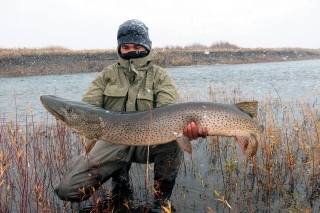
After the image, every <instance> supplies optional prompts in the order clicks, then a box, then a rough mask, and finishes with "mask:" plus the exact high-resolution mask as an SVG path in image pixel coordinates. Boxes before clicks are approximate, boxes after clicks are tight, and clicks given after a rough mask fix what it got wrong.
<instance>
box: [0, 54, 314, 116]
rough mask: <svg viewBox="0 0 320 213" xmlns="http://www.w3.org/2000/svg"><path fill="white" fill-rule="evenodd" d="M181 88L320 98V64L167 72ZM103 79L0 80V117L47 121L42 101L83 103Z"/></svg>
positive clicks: (197, 94)
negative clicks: (52, 96) (52, 98)
mask: <svg viewBox="0 0 320 213" xmlns="http://www.w3.org/2000/svg"><path fill="white" fill-rule="evenodd" d="M166 70H167V71H168V72H169V74H170V75H171V77H172V78H173V79H174V81H175V82H176V84H177V86H178V88H179V91H180V92H181V94H182V96H188V95H189V94H191V93H193V94H194V99H196V100H205V99H206V95H207V94H208V93H209V85H210V86H211V87H212V88H213V89H214V90H219V91H220V92H221V91H222V92H223V91H234V90H237V91H241V94H242V95H243V96H245V97H247V98H251V99H255V100H258V101H259V100H263V99H264V97H265V96H266V95H269V96H272V97H275V98H276V97H277V98H280V99H281V100H282V101H285V100H289V101H292V100H293V101H294V100H300V99H308V100H309V101H310V102H316V101H318V97H320V60H309V61H294V62H278V63H260V64H241V65H215V66H188V67H177V68H167V69H166ZM97 74H98V73H80V74H64V75H49V76H27V77H14V78H1V79H0V115H1V116H6V117H9V116H10V114H16V115H18V116H20V118H21V119H23V117H25V116H26V114H30V110H32V113H33V115H34V116H35V120H38V119H41V118H42V117H46V115H47V113H46V111H45V109H44V108H43V106H42V104H41V103H40V100H39V97H40V95H44V94H46V95H48V94H55V95H58V96H60V97H63V98H67V99H70V100H74V101H81V97H82V95H83V94H84V92H85V91H86V89H87V87H88V85H89V84H90V82H91V81H92V80H93V79H94V78H95V76H96V75H97Z"/></svg>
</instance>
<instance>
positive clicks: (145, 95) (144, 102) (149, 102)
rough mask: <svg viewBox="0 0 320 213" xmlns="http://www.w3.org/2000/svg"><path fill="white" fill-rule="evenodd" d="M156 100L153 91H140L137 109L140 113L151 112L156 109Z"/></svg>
mask: <svg viewBox="0 0 320 213" xmlns="http://www.w3.org/2000/svg"><path fill="white" fill-rule="evenodd" d="M154 105H155V104H154V98H153V91H152V90H149V91H147V90H143V89H141V90H139V92H138V95H137V107H138V110H139V111H145V110H150V109H153V108H154Z"/></svg>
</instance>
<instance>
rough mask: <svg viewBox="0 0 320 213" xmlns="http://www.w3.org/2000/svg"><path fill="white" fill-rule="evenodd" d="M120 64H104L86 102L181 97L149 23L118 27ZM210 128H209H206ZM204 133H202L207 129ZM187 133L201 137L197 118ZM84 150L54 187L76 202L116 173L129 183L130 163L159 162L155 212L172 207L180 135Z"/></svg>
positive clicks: (138, 107)
mask: <svg viewBox="0 0 320 213" xmlns="http://www.w3.org/2000/svg"><path fill="white" fill-rule="evenodd" d="M117 40H118V54H119V56H120V57H119V60H118V62H117V63H116V64H113V65H110V66H108V67H106V68H104V69H103V70H102V71H101V72H100V73H99V75H98V76H97V77H96V78H95V79H94V80H93V82H92V83H91V85H90V86H89V89H88V90H87V92H86V93H85V95H84V96H83V102H85V103H89V104H92V105H95V106H98V107H101V108H104V109H106V110H112V111H128V112H131V111H146V110H150V109H153V108H157V107H162V106H165V105H168V104H172V103H176V102H178V99H179V95H178V92H177V88H176V87H175V85H174V83H173V81H172V80H171V78H170V76H169V75H168V73H167V72H166V71H165V70H164V69H162V68H161V67H159V66H157V65H155V64H153V62H152V60H153V57H154V52H153V50H152V48H151V44H152V42H151V40H150V39H149V35H148V28H147V26H146V25H145V24H144V23H142V22H141V21H138V20H135V19H132V20H128V21H126V22H124V23H123V24H121V25H120V26H119V29H118V35H117ZM203 133H205V132H203ZM203 133H202V134H203ZM183 134H184V135H185V136H186V137H188V138H189V140H194V139H197V138H198V137H199V136H203V135H199V134H198V128H197V126H196V124H195V123H194V122H191V123H189V124H187V126H186V127H185V128H184V130H183ZM87 151H88V152H87V153H83V154H82V155H80V156H79V157H78V158H77V159H76V160H75V162H74V163H73V165H71V166H70V168H69V169H68V171H67V172H66V173H65V175H64V176H63V177H62V179H61V181H60V183H59V184H58V185H57V187H56V188H55V192H56V194H57V195H58V196H59V197H60V198H61V199H62V200H66V201H71V202H80V201H83V200H86V199H88V198H89V197H90V196H91V195H92V193H93V192H94V191H95V190H96V189H97V188H99V187H100V186H101V185H102V184H103V183H104V182H106V181H107V180H109V179H110V178H112V185H113V186H114V187H115V188H116V187H118V188H130V187H131V186H130V182H129V175H128V172H129V169H130V167H131V163H143V164H146V163H147V162H149V163H154V190H153V191H154V202H153V205H152V206H151V210H150V212H162V208H161V206H164V207H168V201H169V198H170V196H171V194H172V190H173V187H174V185H175V180H176V177H177V174H178V169H179V167H180V164H181V157H182V154H183V151H182V150H181V148H180V147H179V145H178V144H177V142H176V141H172V142H170V143H166V144H161V145H153V146H150V149H149V150H148V146H127V145H119V144H114V143H110V142H108V141H103V140H98V141H97V142H96V143H95V144H94V146H93V147H92V148H91V149H90V150H87Z"/></svg>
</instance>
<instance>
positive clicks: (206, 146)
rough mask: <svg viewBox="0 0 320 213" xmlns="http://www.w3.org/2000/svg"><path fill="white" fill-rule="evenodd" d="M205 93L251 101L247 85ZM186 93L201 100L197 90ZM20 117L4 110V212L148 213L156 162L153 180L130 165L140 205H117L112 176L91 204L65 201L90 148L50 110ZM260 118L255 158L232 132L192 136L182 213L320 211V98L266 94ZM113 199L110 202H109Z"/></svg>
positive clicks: (180, 186)
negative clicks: (62, 193)
mask: <svg viewBox="0 0 320 213" xmlns="http://www.w3.org/2000/svg"><path fill="white" fill-rule="evenodd" d="M206 97H207V98H206V99H207V100H209V101H219V102H226V103H235V102H239V101H248V100H250V99H252V98H248V97H244V95H243V94H242V93H241V90H240V88H239V90H234V91H224V90H218V89H217V88H210V94H208V95H207V96H206ZM183 98H184V100H192V99H194V97H193V95H192V94H190V95H188V96H186V97H183ZM18 117H19V116H18V115H15V116H14V117H12V118H7V117H6V115H1V116H0V118H1V120H0V212H147V210H148V207H149V205H150V203H151V202H152V185H153V181H152V180H153V176H152V173H153V171H152V170H153V167H152V165H147V166H148V170H149V173H150V174H149V181H147V182H146V181H145V172H146V171H147V167H146V166H145V165H137V164H134V165H133V168H132V169H131V170H130V174H131V183H132V186H133V189H134V191H133V195H134V197H133V204H132V202H131V203H130V202H129V201H128V200H127V199H122V200H121V199H120V201H117V202H118V203H116V201H114V199H113V196H115V194H112V191H111V189H112V188H111V187H110V183H109V182H108V183H106V184H105V185H104V186H103V187H102V188H101V189H100V190H98V191H97V192H95V194H94V196H93V198H92V199H90V200H89V201H87V202H83V203H80V204H76V203H70V202H63V201H61V200H59V198H58V197H56V196H55V194H54V193H53V188H54V186H55V184H57V183H58V182H59V179H60V177H61V176H62V175H63V173H64V172H65V170H66V169H68V168H69V166H70V164H71V163H72V162H73V160H74V158H75V157H76V156H78V155H79V154H80V153H82V152H84V150H85V140H84V139H83V138H81V137H80V136H79V135H78V134H76V133H74V132H72V131H71V130H69V129H68V128H67V127H66V126H65V125H63V124H62V123H56V121H55V120H54V119H53V118H52V117H51V116H48V118H47V119H44V120H42V121H40V122H38V121H34V120H33V116H32V113H29V114H28V115H27V116H25V119H23V120H24V121H23V122H22V121H20V120H18V119H17V118H18ZM259 120H260V123H261V124H263V125H264V126H265V131H264V133H263V134H262V135H261V144H260V147H259V151H258V153H257V155H256V157H255V158H253V159H251V158H248V159H247V158H245V157H244V156H243V154H242V153H241V151H239V150H240V149H239V148H238V147H237V145H236V143H235V142H234V140H233V139H232V138H223V137H208V138H207V139H199V140H198V141H197V142H193V145H194V151H193V154H192V156H190V155H188V154H185V156H184V162H183V163H182V165H183V166H182V167H181V169H180V172H179V175H178V178H177V182H176V186H175V188H174V193H173V195H172V198H171V200H172V205H173V206H174V208H175V209H177V211H178V212H258V211H259V212H313V211H318V210H319V208H320V202H319V195H320V178H319V175H320V170H319V168H320V164H319V162H320V112H319V105H318V103H309V102H308V101H305V100H302V101H281V100H280V99H279V97H270V96H266V97H265V99H264V101H262V102H260V108H259ZM107 198H108V199H109V200H111V204H110V202H108V203H107V204H106V205H105V206H104V207H102V206H103V205H102V204H104V203H105V202H104V201H105V200H106V199H107ZM130 204H132V205H133V206H135V208H130V206H129V205H130ZM115 206H116V207H115ZM86 209H87V210H86ZM117 209H122V210H121V211H119V210H118V211H117Z"/></svg>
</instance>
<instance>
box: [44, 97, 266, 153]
mask: <svg viewBox="0 0 320 213" xmlns="http://www.w3.org/2000/svg"><path fill="white" fill-rule="evenodd" d="M40 99H41V102H42V104H43V105H44V107H45V108H46V109H47V110H48V111H49V112H50V113H51V114H52V115H53V116H55V117H56V118H57V119H59V120H61V121H63V122H64V123H65V124H66V125H67V126H69V127H70V128H72V129H73V130H75V131H77V132H80V133H82V134H83V135H84V136H85V137H87V138H89V139H100V140H105V141H108V142H111V143H116V144H122V145H129V146H146V145H157V144H164V143H168V142H171V141H177V142H178V144H179V145H180V147H181V148H182V149H183V150H185V151H187V152H189V153H191V151H192V147H191V143H190V141H189V139H188V138H187V137H186V136H184V135H183V134H182V133H183V129H184V127H185V126H186V125H187V124H188V123H190V122H192V121H193V122H195V123H196V124H197V127H198V132H199V133H201V131H202V130H203V129H205V130H206V133H207V134H208V135H210V136H227V137H236V138H237V137H238V138H241V137H243V138H250V137H251V136H253V137H254V139H255V143H250V144H249V143H248V142H247V141H249V140H244V141H245V142H244V144H242V145H243V147H244V148H243V147H242V146H241V144H240V142H241V141H237V142H238V143H239V145H240V147H241V148H242V150H243V151H244V152H245V151H246V150H245V149H246V148H247V146H248V145H250V146H253V147H251V149H250V150H253V153H249V155H254V154H255V152H256V150H257V147H258V144H259V135H260V133H261V132H262V131H263V127H262V126H261V125H259V124H258V123H257V121H256V120H255V119H253V117H252V116H256V114H257V106H258V103H257V102H242V103H239V104H223V103H216V102H182V103H177V104H170V105H167V106H165V107H160V108H156V109H153V110H150V111H142V112H112V111H107V110H104V109H102V108H99V107H95V106H92V105H89V104H85V103H81V102H74V101H69V100H66V99H63V98H59V97H56V96H51V95H43V96H41V98H40ZM252 148H253V149H252Z"/></svg>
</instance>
